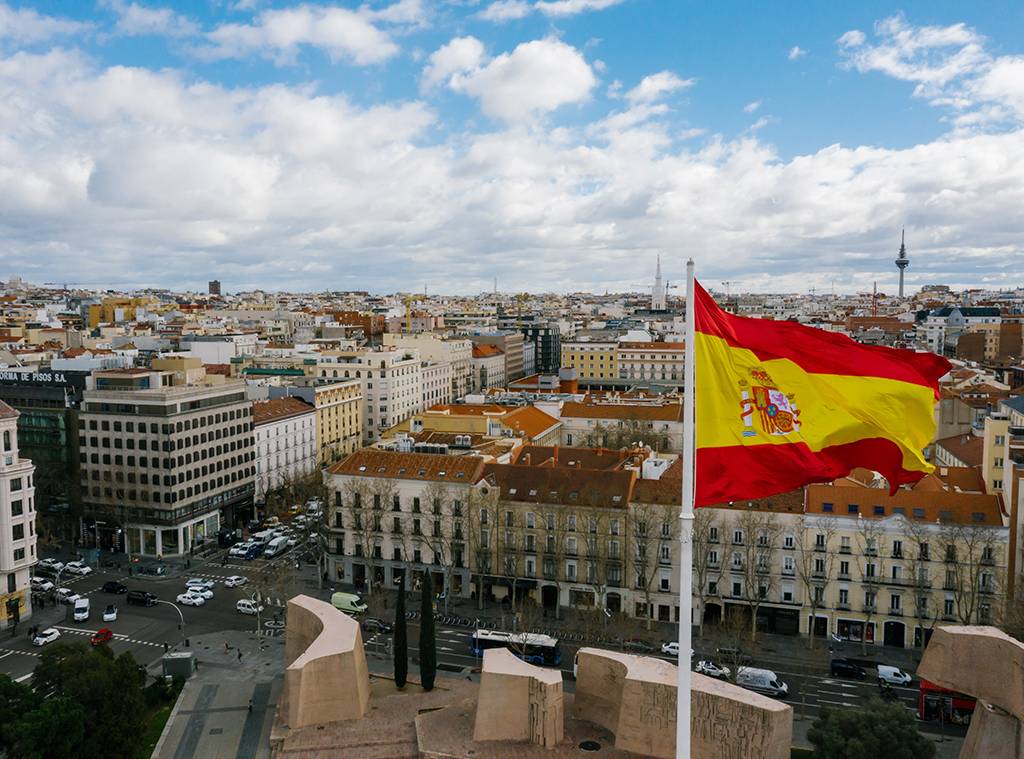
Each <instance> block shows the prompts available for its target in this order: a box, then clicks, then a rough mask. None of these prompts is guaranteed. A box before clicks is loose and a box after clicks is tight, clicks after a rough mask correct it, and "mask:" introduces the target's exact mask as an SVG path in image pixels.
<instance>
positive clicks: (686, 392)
mask: <svg viewBox="0 0 1024 759" xmlns="http://www.w3.org/2000/svg"><path fill="white" fill-rule="evenodd" d="M696 310H697V304H696V299H695V298H694V288H693V259H692V258H691V259H689V260H688V261H687V262H686V354H685V359H684V360H685V362H686V363H685V364H684V365H683V497H682V508H681V509H680V511H679V683H678V685H677V689H676V759H690V692H691V685H690V680H691V674H690V643H691V638H692V637H693V623H692V620H691V615H692V613H693V495H694V482H693V478H694V444H695V441H694V431H695V421H696V420H695V418H694V408H695V406H694V393H693V390H694V378H695V376H696V372H695V366H694V362H695V360H696V357H697V346H696V345H695V336H696V333H697V317H696V313H695V312H696Z"/></svg>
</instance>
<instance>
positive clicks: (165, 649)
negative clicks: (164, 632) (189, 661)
mask: <svg viewBox="0 0 1024 759" xmlns="http://www.w3.org/2000/svg"><path fill="white" fill-rule="evenodd" d="M164 653H165V654H166V653H167V641H164Z"/></svg>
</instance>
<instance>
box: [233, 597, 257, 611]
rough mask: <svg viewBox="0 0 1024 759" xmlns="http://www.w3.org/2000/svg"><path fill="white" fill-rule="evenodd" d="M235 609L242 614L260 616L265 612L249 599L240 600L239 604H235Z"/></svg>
mask: <svg viewBox="0 0 1024 759" xmlns="http://www.w3.org/2000/svg"><path fill="white" fill-rule="evenodd" d="M235 608H236V609H237V610H238V611H239V612H240V613H241V614H259V613H260V612H261V611H263V607H262V606H261V605H259V604H257V603H256V602H255V601H251V600H249V599H248V598H242V599H239V601H238V603H236V604H235Z"/></svg>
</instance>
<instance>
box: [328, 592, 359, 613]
mask: <svg viewBox="0 0 1024 759" xmlns="http://www.w3.org/2000/svg"><path fill="white" fill-rule="evenodd" d="M331 606H333V607H334V608H335V609H337V610H338V611H346V612H348V613H349V614H362V613H363V612H364V611H366V604H364V603H363V600H362V599H361V598H360V597H359V596H357V595H356V594H355V593H335V594H334V595H332V596H331Z"/></svg>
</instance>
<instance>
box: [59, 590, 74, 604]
mask: <svg viewBox="0 0 1024 759" xmlns="http://www.w3.org/2000/svg"><path fill="white" fill-rule="evenodd" d="M79 597H80V596H79V595H78V594H77V593H76V592H75V591H73V590H72V589H71V588H57V600H58V601H60V602H61V603H62V604H74V602H75V601H77V600H78V599H79Z"/></svg>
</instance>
